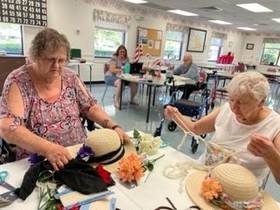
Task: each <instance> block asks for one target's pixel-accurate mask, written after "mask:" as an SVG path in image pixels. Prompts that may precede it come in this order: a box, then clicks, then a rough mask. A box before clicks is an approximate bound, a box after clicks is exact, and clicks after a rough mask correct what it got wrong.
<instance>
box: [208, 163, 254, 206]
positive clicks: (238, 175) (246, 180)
mask: <svg viewBox="0 0 280 210" xmlns="http://www.w3.org/2000/svg"><path fill="white" fill-rule="evenodd" d="M211 176H212V177H215V178H216V179H217V180H218V181H219V182H220V184H221V186H222V188H223V192H224V193H225V194H227V195H228V196H229V197H231V198H232V199H234V200H235V201H249V200H252V199H254V198H256V197H257V196H258V191H259V185H258V180H257V178H256V177H255V176H254V174H253V173H252V172H250V171H249V170H248V169H247V168H244V167H242V166H240V165H237V164H229V163H227V164H221V165H218V166H216V167H215V168H214V169H213V171H212V172H211Z"/></svg>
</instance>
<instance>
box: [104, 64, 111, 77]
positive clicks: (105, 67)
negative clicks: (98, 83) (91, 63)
mask: <svg viewBox="0 0 280 210" xmlns="http://www.w3.org/2000/svg"><path fill="white" fill-rule="evenodd" d="M109 68H110V64H109V63H104V69H103V72H104V75H105V74H106V72H107V71H109Z"/></svg>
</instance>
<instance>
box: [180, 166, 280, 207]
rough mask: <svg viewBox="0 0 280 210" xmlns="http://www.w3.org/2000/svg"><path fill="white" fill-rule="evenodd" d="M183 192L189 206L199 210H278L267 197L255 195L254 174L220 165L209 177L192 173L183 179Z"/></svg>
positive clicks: (240, 167) (255, 182)
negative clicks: (187, 196) (190, 201)
mask: <svg viewBox="0 0 280 210" xmlns="http://www.w3.org/2000/svg"><path fill="white" fill-rule="evenodd" d="M185 188H186V191H187V193H188V194H189V196H190V198H191V199H192V200H193V202H194V203H195V204H196V205H198V206H199V207H200V208H201V209H203V210H217V209H233V210H241V209H244V210H245V209H252V210H260V209H261V210H272V209H273V210H279V208H278V205H277V202H276V201H275V200H274V199H273V198H272V197H271V196H270V195H269V194H268V193H266V192H260V191H259V185H258V180H257V178H256V177H255V176H254V174H252V172H250V171H249V170H248V169H246V168H244V167H243V166H240V165H237V164H230V163H225V164H220V165H218V166H216V167H215V168H214V169H213V170H212V171H211V173H210V174H209V173H207V172H205V171H196V172H194V173H192V174H190V175H189V176H188V177H187V179H186V182H185ZM209 189H211V190H209ZM214 191H215V192H216V194H215V193H213V192H214ZM215 196H216V197H215ZM213 198H214V199H213ZM254 205H256V206H255V207H254V208H249V207H252V206H254ZM246 206H247V208H245V207H246ZM258 206H259V207H258Z"/></svg>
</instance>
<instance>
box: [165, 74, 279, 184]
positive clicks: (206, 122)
mask: <svg viewBox="0 0 280 210" xmlns="http://www.w3.org/2000/svg"><path fill="white" fill-rule="evenodd" d="M226 89H227V91H228V93H229V101H228V102H226V103H225V104H224V105H222V106H221V107H219V108H217V109H215V110H214V111H212V112H211V113H210V114H208V115H206V116H204V117H203V118H201V119H200V120H197V121H196V122H192V121H191V120H190V119H188V118H187V117H184V116H183V115H182V114H180V113H179V111H178V109H177V108H176V107H171V106H167V107H166V109H165V116H166V117H167V118H169V119H172V120H174V121H175V122H176V123H178V124H179V125H180V126H181V127H182V128H183V129H184V130H185V131H191V132H193V133H194V134H196V135H202V134H206V133H210V132H214V133H213V136H212V138H211V141H210V142H208V143H209V144H210V145H211V143H214V144H215V145H216V149H209V148H210V147H206V149H205V152H204V154H203V155H202V156H201V158H200V161H202V163H203V164H205V165H214V164H216V163H218V162H221V161H225V162H228V161H229V162H231V161H233V160H234V158H237V161H238V162H239V161H240V163H241V165H243V166H244V167H246V168H248V169H249V170H251V171H252V172H253V173H254V174H255V175H256V177H258V178H259V181H260V183H261V182H262V180H264V178H265V177H266V176H267V174H268V172H269V170H270V171H271V172H272V174H273V175H274V178H275V180H276V182H277V183H278V184H280V173H279V168H280V115H279V114H278V113H276V112H274V111H273V110H271V109H270V108H269V107H267V106H265V105H264V104H265V100H266V97H267V96H268V93H269V84H268V81H267V79H266V78H265V77H264V76H263V75H262V74H260V73H258V72H254V71H248V72H244V73H240V74H238V75H236V76H235V77H233V79H232V80H231V82H230V83H229V84H228V85H227V86H226ZM205 143H206V144H207V141H206V142H205ZM217 146H218V147H217ZM224 149H227V150H228V151H227V152H226V151H224ZM234 152H237V155H236V156H235V157H234V156H227V154H230V153H231V154H234ZM226 153H227V154H226Z"/></svg>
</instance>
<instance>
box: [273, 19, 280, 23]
mask: <svg viewBox="0 0 280 210" xmlns="http://www.w3.org/2000/svg"><path fill="white" fill-rule="evenodd" d="M272 20H274V21H276V22H278V23H280V18H272Z"/></svg>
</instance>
